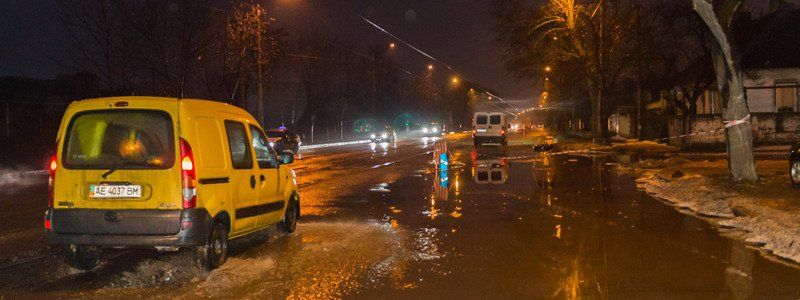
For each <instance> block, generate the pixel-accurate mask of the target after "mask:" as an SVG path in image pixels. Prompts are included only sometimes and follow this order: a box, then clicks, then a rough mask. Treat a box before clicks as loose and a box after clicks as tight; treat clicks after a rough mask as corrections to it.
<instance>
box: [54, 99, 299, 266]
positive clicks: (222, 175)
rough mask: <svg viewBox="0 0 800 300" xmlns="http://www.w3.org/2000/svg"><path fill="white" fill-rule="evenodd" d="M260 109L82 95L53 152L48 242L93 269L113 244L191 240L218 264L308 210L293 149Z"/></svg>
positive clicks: (174, 246)
mask: <svg viewBox="0 0 800 300" xmlns="http://www.w3.org/2000/svg"><path fill="white" fill-rule="evenodd" d="M268 145H269V142H268V141H267V137H266V135H265V134H264V131H263V130H262V128H261V127H260V126H259V124H258V122H256V120H255V119H253V117H252V116H251V115H250V114H248V113H247V112H246V111H244V110H242V109H239V108H237V107H234V106H231V105H228V104H224V103H220V102H214V101H206V100H194V99H174V98H156V97H111V98H100V99H90V100H83V101H76V102H73V103H72V104H71V105H70V106H69V107H68V108H67V111H66V113H65V114H64V118H63V120H62V121H61V127H60V128H59V130H58V135H57V138H56V152H55V154H54V155H53V156H52V158H51V160H50V166H49V167H50V202H49V208H48V210H47V212H46V214H45V220H44V226H45V229H46V231H47V235H48V236H49V238H50V240H51V241H52V242H54V243H56V244H62V245H67V246H69V250H70V257H69V261H70V262H71V263H72V264H73V265H74V266H75V267H78V268H81V269H87V270H88V269H92V268H94V267H95V266H97V265H98V264H99V263H100V259H101V256H102V249H103V248H108V247H131V248H139V247H156V248H157V249H159V250H172V251H177V250H178V249H179V248H183V247H187V248H191V249H195V251H190V252H192V253H193V254H194V255H196V257H197V262H198V263H199V265H200V266H201V267H203V268H205V269H206V270H211V269H214V268H217V267H219V266H220V265H222V264H223V263H224V262H225V260H226V258H227V250H228V239H233V238H238V237H242V236H245V235H247V234H250V233H253V232H256V231H259V230H261V229H265V228H267V227H269V226H271V225H274V224H278V227H279V228H280V229H281V230H282V231H284V232H287V233H291V232H293V231H294V230H295V227H296V224H297V220H298V219H299V217H300V197H299V193H298V189H297V182H296V179H295V175H294V171H292V169H291V168H289V166H288V164H291V163H292V162H293V160H294V156H293V155H291V154H288V153H287V154H280V155H278V154H276V153H275V151H274V150H273V149H272V148H270V147H269V146H268Z"/></svg>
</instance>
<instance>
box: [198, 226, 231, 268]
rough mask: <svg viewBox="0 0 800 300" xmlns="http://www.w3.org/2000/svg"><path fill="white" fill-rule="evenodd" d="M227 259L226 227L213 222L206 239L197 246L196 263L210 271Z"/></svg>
mask: <svg viewBox="0 0 800 300" xmlns="http://www.w3.org/2000/svg"><path fill="white" fill-rule="evenodd" d="M226 260H228V228H226V227H225V225H224V224H222V223H219V222H217V223H215V224H214V227H213V228H212V230H211V236H210V237H209V238H208V241H206V243H205V244H204V245H202V246H200V247H197V264H198V265H199V266H200V268H201V269H203V270H204V271H211V270H214V269H216V268H219V267H220V266H222V264H224V263H225V261H226Z"/></svg>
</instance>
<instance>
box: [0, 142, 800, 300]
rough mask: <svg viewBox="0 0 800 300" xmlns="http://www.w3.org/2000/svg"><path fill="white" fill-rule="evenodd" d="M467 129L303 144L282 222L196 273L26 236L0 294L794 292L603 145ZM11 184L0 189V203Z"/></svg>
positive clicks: (779, 274)
mask: <svg viewBox="0 0 800 300" xmlns="http://www.w3.org/2000/svg"><path fill="white" fill-rule="evenodd" d="M468 142H469V141H460V142H455V143H450V145H451V146H450V147H451V152H452V153H453V161H454V163H452V164H451V170H450V171H449V172H447V173H446V174H439V173H438V172H436V170H435V168H433V166H432V165H431V164H430V160H431V155H430V154H428V153H427V152H428V151H430V150H431V149H432V144H431V143H430V142H423V141H417V140H414V141H404V142H399V143H396V144H383V145H380V144H371V145H370V144H363V145H352V146H347V147H342V148H336V149H318V150H315V151H314V152H309V153H307V156H306V157H304V159H303V160H302V161H300V162H298V163H297V165H296V169H297V171H298V176H299V177H300V184H301V186H302V188H301V194H302V200H301V201H302V206H303V219H302V220H301V223H300V225H299V228H298V231H297V232H296V234H294V235H289V236H284V235H280V234H277V233H275V231H274V230H271V231H268V232H265V233H262V234H259V235H257V236H254V237H249V238H246V239H242V240H237V241H236V242H235V243H233V244H232V249H231V251H232V253H231V254H232V256H231V258H230V259H229V261H228V262H227V263H226V264H225V265H224V266H223V267H222V268H221V269H219V270H215V271H213V272H211V273H210V274H207V275H203V274H199V273H198V272H196V271H195V270H194V269H193V268H192V267H191V266H190V265H191V264H190V263H189V262H188V261H187V259H186V256H185V255H182V254H181V253H171V254H156V253H155V252H148V251H145V252H143V251H117V252H112V253H110V254H109V255H108V257H107V258H106V262H105V263H103V265H101V267H100V268H98V270H96V271H94V272H89V273H81V272H78V271H76V270H73V269H70V268H69V267H66V266H65V265H64V264H63V263H62V262H61V260H60V259H59V258H58V256H55V255H50V254H49V253H50V252H48V251H56V252H57V251H58V250H55V249H52V248H50V247H45V246H42V245H39V244H38V243H33V244H32V246H30V247H31V248H30V249H20V252H22V253H23V254H22V255H21V256H22V257H21V258H20V260H21V261H25V259H26V257H27V256H30V257H34V258H36V257H37V255H39V256H41V258H39V259H35V260H31V261H29V262H25V263H20V264H14V263H13V262H14V260H8V259H7V257H3V258H0V262H4V259H5V261H6V263H5V264H2V265H0V294H3V295H11V296H15V297H17V296H37V297H44V296H60V297H89V298H91V297H96V298H105V297H109V296H119V297H156V296H169V297H176V298H195V297H198V296H199V297H244V296H266V297H268V298H287V297H288V298H309V297H314V298H342V297H344V298H454V297H462V298H486V297H499V298H523V297H525V298H531V297H536V298H542V297H546V298H549V297H556V298H573V297H591V298H629V297H637V298H667V297H668V298H676V297H680V298H685V297H690V298H748V297H757V298H798V297H800V270H799V269H798V268H796V267H795V266H791V265H788V264H785V263H781V262H775V261H772V260H770V259H767V258H764V257H763V256H761V255H759V253H758V252H757V251H755V250H752V249H750V248H748V247H747V246H746V245H744V244H742V243H739V242H736V241H732V240H729V239H727V238H724V237H720V235H719V233H718V231H717V229H716V228H714V227H711V226H709V225H707V224H706V223H705V222H704V221H702V220H700V219H697V218H695V217H692V216H688V215H684V214H681V213H679V212H677V211H675V210H674V209H673V208H672V207H670V206H667V205H665V204H663V203H661V202H659V201H658V200H655V199H653V198H651V197H649V196H647V195H646V194H644V193H642V192H640V191H637V190H636V189H635V188H634V184H633V180H632V179H631V178H628V177H626V176H624V175H618V174H617V173H616V172H615V171H614V170H613V165H612V164H610V163H611V162H612V161H610V160H609V158H606V157H596V158H589V157H572V156H547V155H540V154H535V153H534V152H532V151H531V148H530V147H524V146H517V147H509V148H508V149H507V150H506V151H503V150H502V149H500V148H499V147H492V146H487V147H481V148H479V149H477V150H476V149H475V148H473V147H472V146H469V145H468ZM29 190H30V189H26V191H29ZM34 191H35V189H34ZM25 195H28V196H20V195H0V197H2V198H0V199H2V200H0V207H2V208H3V209H4V210H5V209H6V207H11V206H10V205H11V204H9V202H12V201H13V200H16V199H28V198H30V193H25ZM26 201H27V200H26ZM28 214H29V213H25V216H24V217H25V218H24V219H26V220H27V219H30V220H38V218H39V217H40V215H36V216H35V217H32V216H28ZM29 223H30V224H33V223H34V222H33V221H29V222H27V223H26V222H22V223H21V224H23V225H19V226H17V227H19V228H21V229H20V230H19V232H22V233H19V234H22V238H24V239H30V240H34V241H35V240H40V239H41V238H40V237H39V236H38V235H39V234H41V232H40V231H38V228H36V229H34V228H28V227H31V226H33V225H28V224H29ZM35 226H39V224H38V222H36V225H35ZM23 229H24V230H23ZM25 232H32V233H29V234H30V235H31V236H25ZM4 234H5V233H4ZM19 234H18V235H19ZM7 242H9V243H11V244H12V245H22V244H24V242H20V237H14V238H8V241H7ZM17 247H19V246H17ZM43 247H44V248H43ZM0 249H2V251H0V255H7V254H5V253H9V252H11V251H13V250H14V249H8V248H0ZM15 249H16V248H15ZM37 249H38V250H37ZM41 249H46V250H41ZM26 252H29V253H33V254H30V255H27V256H26V255H25V254H24V253H26ZM40 253H44V255H41V254H40ZM9 262H11V263H9Z"/></svg>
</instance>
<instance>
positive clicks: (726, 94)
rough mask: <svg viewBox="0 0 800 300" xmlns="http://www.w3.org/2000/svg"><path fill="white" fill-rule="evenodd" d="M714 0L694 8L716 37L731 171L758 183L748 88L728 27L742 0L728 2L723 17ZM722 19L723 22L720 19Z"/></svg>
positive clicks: (703, 0) (736, 176) (738, 177)
mask: <svg viewBox="0 0 800 300" xmlns="http://www.w3.org/2000/svg"><path fill="white" fill-rule="evenodd" d="M710 1H711V0H692V2H693V4H694V9H695V11H697V13H698V14H699V15H700V17H701V18H702V19H703V21H704V22H705V23H706V25H708V28H709V29H710V30H711V33H713V34H714V37H715V40H716V43H715V45H714V47H713V50H712V51H711V54H712V57H713V60H714V70H715V71H716V75H717V85H718V86H719V90H720V93H721V94H722V99H723V101H724V102H723V104H724V105H723V108H722V109H723V112H722V118H723V119H724V120H725V123H726V125H725V127H726V128H725V141H726V145H727V149H728V172H729V173H730V176H731V179H733V180H737V181H738V180H756V179H758V174H757V173H756V167H755V162H754V159H753V133H752V131H751V130H752V129H751V128H752V126H751V125H750V122H749V117H750V111H749V109H748V107H747V99H746V95H745V90H744V85H743V83H742V77H743V75H744V73H742V70H741V66H740V65H739V59H738V56H737V55H736V48H735V47H734V45H732V42H731V35H730V31H729V30H726V29H725V27H723V25H722V24H725V25H726V26H727V27H728V28H729V27H730V26H731V25H730V24H731V23H732V22H731V20H732V19H733V16H734V14H735V12H736V8H737V7H738V6H739V5H742V0H727V1H728V3H725V5H723V6H722V11H721V12H720V14H717V12H715V11H714V5H713V3H712V2H710ZM720 19H721V20H720Z"/></svg>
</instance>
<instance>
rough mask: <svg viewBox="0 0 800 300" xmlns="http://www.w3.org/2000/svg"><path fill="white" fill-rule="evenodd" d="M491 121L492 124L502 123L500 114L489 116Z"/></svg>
mask: <svg viewBox="0 0 800 300" xmlns="http://www.w3.org/2000/svg"><path fill="white" fill-rule="evenodd" d="M489 123H491V124H492V125H500V115H492V116H491V117H489Z"/></svg>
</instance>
